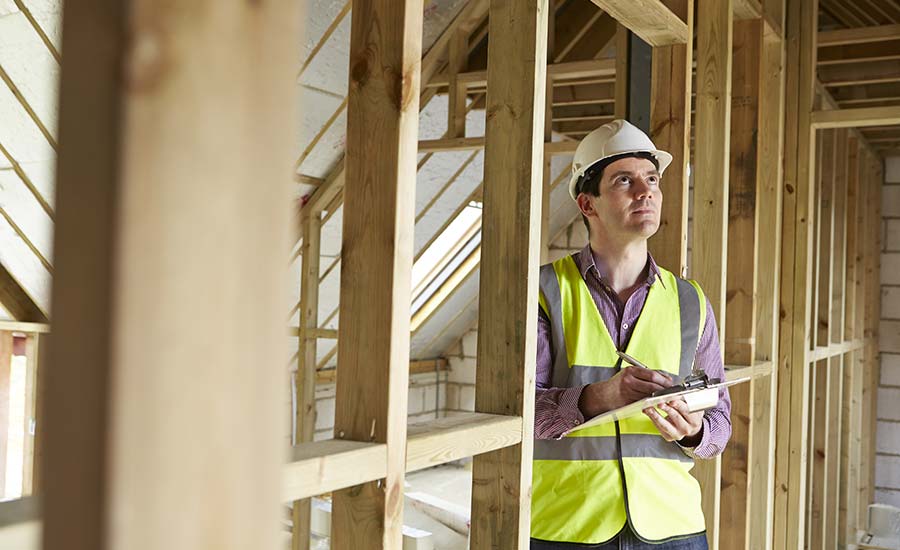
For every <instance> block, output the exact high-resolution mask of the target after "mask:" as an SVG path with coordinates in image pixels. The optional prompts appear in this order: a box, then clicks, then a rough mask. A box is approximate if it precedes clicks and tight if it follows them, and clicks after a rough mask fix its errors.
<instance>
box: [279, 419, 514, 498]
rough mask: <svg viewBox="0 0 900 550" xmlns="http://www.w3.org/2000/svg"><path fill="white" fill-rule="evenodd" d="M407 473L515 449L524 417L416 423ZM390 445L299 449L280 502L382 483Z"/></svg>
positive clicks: (331, 443) (336, 443) (323, 444)
mask: <svg viewBox="0 0 900 550" xmlns="http://www.w3.org/2000/svg"><path fill="white" fill-rule="evenodd" d="M407 431H408V439H407V443H406V471H407V472H413V471H416V470H421V469H424V468H430V467H432V466H438V465H440V464H446V463H447V462H450V461H453V460H458V459H460V458H465V457H468V456H475V455H478V454H481V453H486V452H490V451H495V450H497V449H502V448H505V447H509V446H511V445H516V444H518V443H519V442H521V441H522V418H521V417H518V416H503V415H496V414H484V413H467V414H463V415H459V416H452V417H447V418H438V419H436V420H433V421H431V422H424V423H421V424H414V425H411V426H409V428H408V430H407ZM386 456H387V446H386V445H384V444H381V443H366V442H362V441H345V440H340V439H331V440H327V441H316V442H314V443H304V444H302V445H296V446H295V447H294V448H293V450H292V457H291V462H290V463H289V464H287V465H286V466H285V468H284V472H283V483H282V496H281V498H282V500H283V501H285V502H289V501H292V500H299V499H301V498H307V497H311V496H315V495H320V494H322V493H327V492H329V491H335V490H338V489H343V488H345V487H352V486H354V485H359V484H362V483H365V482H369V481H374V480H376V479H381V478H382V477H384V476H385V472H386Z"/></svg>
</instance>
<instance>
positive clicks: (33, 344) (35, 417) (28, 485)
mask: <svg viewBox="0 0 900 550" xmlns="http://www.w3.org/2000/svg"><path fill="white" fill-rule="evenodd" d="M48 342H49V336H48V335H46V334H41V333H32V334H28V336H27V341H26V344H25V357H26V359H25V364H26V368H27V377H26V383H25V419H24V421H25V426H24V428H25V453H24V454H25V457H24V461H23V464H22V494H23V496H28V495H32V494H35V493H37V492H38V491H39V490H40V488H41V484H40V480H41V475H40V463H41V461H42V458H41V455H42V449H43V418H42V414H41V412H42V409H43V407H44V400H43V396H44V378H45V373H44V369H42V368H41V365H42V364H43V363H44V362H45V361H46V356H47V354H46V348H47V343H48Z"/></svg>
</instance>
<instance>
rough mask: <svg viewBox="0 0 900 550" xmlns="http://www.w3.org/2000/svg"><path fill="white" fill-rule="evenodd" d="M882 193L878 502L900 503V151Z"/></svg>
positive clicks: (890, 165)
mask: <svg viewBox="0 0 900 550" xmlns="http://www.w3.org/2000/svg"><path fill="white" fill-rule="evenodd" d="M881 197H882V204H881V210H882V217H883V220H882V229H883V233H882V250H881V326H880V327H879V332H880V333H881V340H880V346H879V348H880V351H881V376H880V379H879V387H878V428H877V434H876V439H875V446H876V453H877V454H876V457H875V502H881V503H885V504H892V505H894V506H900V157H894V158H891V159H888V160H887V162H886V163H885V183H884V186H883V187H882V195H881Z"/></svg>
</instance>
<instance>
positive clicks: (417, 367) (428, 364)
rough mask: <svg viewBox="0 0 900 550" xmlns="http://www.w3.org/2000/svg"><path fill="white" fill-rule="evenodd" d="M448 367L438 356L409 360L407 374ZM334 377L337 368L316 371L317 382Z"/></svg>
mask: <svg viewBox="0 0 900 550" xmlns="http://www.w3.org/2000/svg"><path fill="white" fill-rule="evenodd" d="M449 369H450V366H449V363H448V362H447V360H446V359H444V358H443V357H438V358H437V359H422V360H419V361H410V362H409V374H425V373H428V372H442V371H446V370H449ZM336 378H337V369H328V370H320V371H318V372H317V373H316V383H317V384H328V383H331V382H334V381H335V379H336Z"/></svg>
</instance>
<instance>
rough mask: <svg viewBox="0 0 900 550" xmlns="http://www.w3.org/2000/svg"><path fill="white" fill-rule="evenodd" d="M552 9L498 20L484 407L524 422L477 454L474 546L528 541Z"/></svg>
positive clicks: (494, 28)
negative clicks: (505, 443) (515, 440)
mask: <svg viewBox="0 0 900 550" xmlns="http://www.w3.org/2000/svg"><path fill="white" fill-rule="evenodd" d="M548 9H549V4H548V2H547V0H535V1H531V2H499V1H495V2H492V3H491V12H490V17H489V20H490V31H489V32H490V37H491V39H490V44H489V47H488V97H487V112H488V117H487V120H488V124H487V131H486V146H485V162H484V180H485V182H486V185H485V188H484V218H483V229H482V245H481V246H482V251H483V257H484V258H485V261H484V262H483V263H482V265H481V283H480V288H481V289H482V290H481V294H480V295H481V301H480V303H479V310H480V312H481V314H480V316H479V324H478V369H477V373H476V385H475V410H476V411H478V412H484V413H492V414H505V415H514V416H521V417H522V422H523V425H522V442H521V443H520V444H518V445H515V446H512V447H506V448H504V449H502V450H500V451H494V452H491V453H487V454H483V455H479V456H478V457H476V458H475V460H474V463H473V469H472V526H471V542H470V547H471V548H472V549H473V550H480V549H486V548H500V547H506V548H521V549H525V548H528V546H529V536H528V534H529V531H530V528H529V524H530V515H531V514H530V509H531V460H530V457H531V447H532V432H533V429H534V365H535V363H534V361H535V357H536V345H537V342H536V333H537V329H536V323H537V275H538V260H539V256H540V250H539V248H540V234H539V230H540V225H539V224H537V223H534V222H535V220H536V219H539V216H540V208H541V206H540V204H541V178H542V175H543V174H542V153H543V151H542V144H543V129H544V94H545V93H546V86H545V84H546V40H547V24H548ZM511 82H516V85H515V86H512V85H510V83H511Z"/></svg>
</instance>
